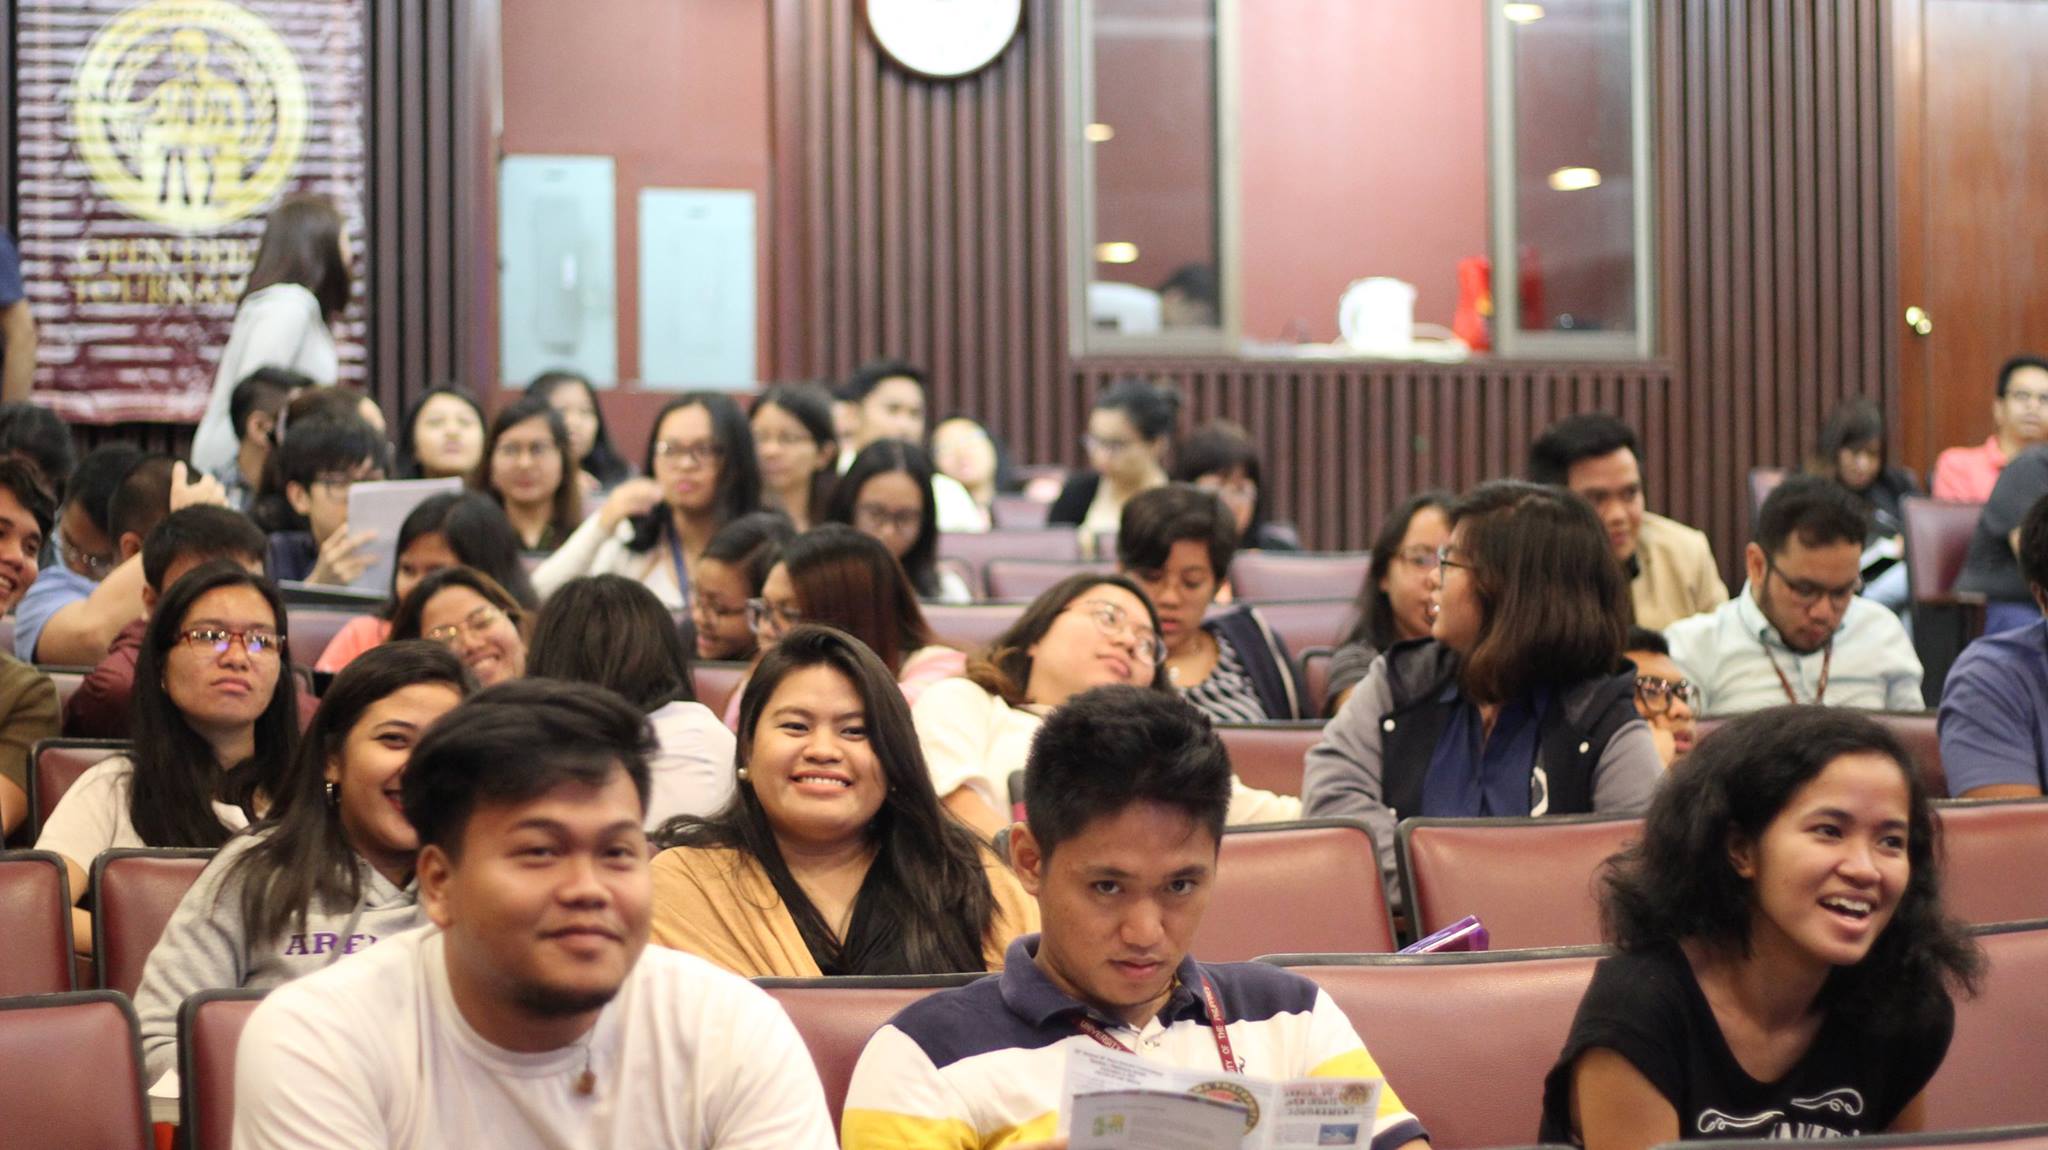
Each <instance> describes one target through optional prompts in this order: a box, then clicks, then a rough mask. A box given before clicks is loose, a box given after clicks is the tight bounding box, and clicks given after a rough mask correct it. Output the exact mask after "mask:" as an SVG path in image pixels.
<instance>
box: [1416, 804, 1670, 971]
mask: <svg viewBox="0 0 2048 1150" xmlns="http://www.w3.org/2000/svg"><path fill="white" fill-rule="evenodd" d="M1642 827H1643V824H1642V820H1641V819H1617V818H1609V817H1607V816H1604V815H1553V816H1546V817H1543V818H1525V819H1515V818H1476V819H1426V818H1409V819H1402V820H1401V827H1400V831H1399V834H1398V837H1397V838H1396V840H1395V845H1396V850H1395V861H1396V863H1397V864H1398V866H1399V868H1400V873H1401V889H1402V892H1403V898H1404V900H1405V901H1406V903H1407V907H1408V914H1409V917H1410V918H1411V919H1412V920H1413V921H1414V923H1415V933H1416V935H1417V936H1421V935H1427V934H1431V933H1434V932H1435V931H1439V930H1442V929H1443V928H1444V927H1447V926H1449V925H1451V924H1452V923H1454V922H1456V921H1458V920H1459V919H1461V918H1463V917H1465V916H1466V915H1468V914H1469V915H1476V916H1478V918H1479V921H1480V922H1481V923H1482V924H1484V925H1485V927H1486V932H1487V935H1488V936H1489V938H1490V940H1491V941H1490V945H1491V946H1492V948H1493V949H1495V950H1514V949H1518V948H1523V947H1541V946H1577V945H1590V944H1594V943H1598V942H1600V940H1601V936H1600V908H1599V885H1598V884H1599V877H1600V873H1601V868H1602V865H1603V864H1604V863H1605V862H1606V861H1607V859H1608V858H1609V856H1611V855H1613V854H1614V853H1615V852H1616V851H1619V850H1621V849H1622V847H1624V846H1626V845H1627V844H1628V843H1630V842H1631V841H1633V840H1635V839H1637V838H1639V837H1641V834H1642Z"/></svg>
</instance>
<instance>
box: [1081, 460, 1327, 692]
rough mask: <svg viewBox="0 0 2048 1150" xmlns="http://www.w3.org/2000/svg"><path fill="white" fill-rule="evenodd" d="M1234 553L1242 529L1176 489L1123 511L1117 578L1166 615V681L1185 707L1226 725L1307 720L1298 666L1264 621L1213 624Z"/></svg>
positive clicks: (1238, 616) (1190, 489)
mask: <svg viewBox="0 0 2048 1150" xmlns="http://www.w3.org/2000/svg"><path fill="white" fill-rule="evenodd" d="M1236 552H1237V525H1236V523H1235V521H1234V516H1232V514H1231V512H1230V509H1229V508H1227V507H1225V506H1224V504H1223V501H1222V500H1221V499H1218V498H1217V497H1216V496H1214V495H1212V494H1210V493H1209V492H1207V491H1203V490H1202V489H1201V488H1199V487H1195V486H1193V485H1192V484H1187V483H1173V484H1168V485H1167V486H1165V487H1155V488H1153V489H1152V490H1150V491H1144V492H1140V493H1139V494H1137V495H1135V496H1133V497H1132V498H1131V501H1130V502H1129V503H1126V504H1124V517H1123V520H1122V522H1121V524H1120V526H1119V528H1118V530H1117V535H1116V559H1117V569H1118V570H1120V571H1122V572H1123V573H1124V574H1126V575H1129V576H1130V577H1131V578H1132V579H1135V580H1137V583H1138V586H1140V587H1142V588H1144V589H1145V594H1146V595H1148V596H1150V597H1151V600H1152V605H1153V606H1154V607H1155V608H1157V609H1158V611H1159V626H1160V633H1161V638H1163V639H1165V640H1166V673H1167V677H1168V678H1169V679H1170V680H1172V682H1173V685H1174V686H1175V687H1176V688H1178V689H1179V690H1180V693H1181V697H1182V698H1184V699H1186V700H1187V701H1188V702H1190V703H1193V704H1194V705H1195V709H1197V710H1199V711H1201V712H1202V713H1203V714H1205V715H1207V716H1209V717H1210V718H1211V719H1213V720H1215V721H1216V722H1219V723H1261V722H1265V721H1266V720H1268V719H1296V718H1300V717H1301V688H1300V686H1299V685H1298V684H1296V683H1295V681H1294V661H1293V660H1292V659H1290V658H1289V657H1288V655H1287V647H1286V645H1285V644H1283V643H1282V642H1281V641H1280V637H1279V636H1278V635H1276V634H1274V633H1273V629H1272V628H1271V627H1268V626H1267V625H1266V621H1265V619H1264V618H1263V617H1262V616H1261V615H1260V614H1259V613H1258V611H1257V610H1256V609H1254V608H1253V607H1251V606H1250V605H1249V604H1245V603H1239V604H1236V605H1234V606H1232V607H1229V608H1226V609H1225V610H1223V611H1219V612H1217V613H1216V614H1214V615H1209V614H1208V610H1209V605H1210V604H1211V603H1213V602H1214V601H1215V599H1216V592H1217V590H1218V589H1220V588H1221V587H1222V586H1223V578H1224V575H1225V573H1226V572H1228V571H1229V570H1230V557H1231V556H1232V555H1234V554H1235V553H1236Z"/></svg>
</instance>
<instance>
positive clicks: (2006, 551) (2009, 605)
mask: <svg viewBox="0 0 2048 1150" xmlns="http://www.w3.org/2000/svg"><path fill="white" fill-rule="evenodd" d="M2043 495H2048V445H2043V446H2039V447H2030V448H2028V449H2027V450H2025V451H2022V452H2020V453H2019V454H2018V455H2016V456H2014V457H2013V458H2012V460H2011V462H2009V463H2007V464H2006V465H2005V470H2004V471H2001V472H2000V473H1999V475H1998V482H1997V483H1996V484H1994V485H1993V486H1992V488H1991V498H1990V499H1989V500H1987V501H1986V502H1985V504H1984V510H1983V512H1982V513H1981V514H1980V515H1979V516H1978V517H1977V531H1976V533H1975V534H1974V535H1972V536H1970V550H1969V552H1968V553H1967V554H1966V555H1965V556H1964V558H1963V570H1962V573H1961V574H1960V575H1958V576H1957V577H1956V587H1955V589H1956V590H1958V591H1971V592H1975V593H1977V594H1980V595H1982V596H1984V597H1985V599H1986V600H1987V602H1986V603H1985V608H1984V633H1985V634H1987V635H1995V634H1997V633H1998V632H2000V631H2012V630H2016V629H2018V628H2021V627H2025V626H2028V625H2030V624H2031V623H2033V621H2034V620H2035V619H2036V618H2037V617H2039V615H2040V610H2039V608H2037V607H2036V606H2035V605H2034V594H2033V591H2032V589H2031V588H2029V587H2028V585H2027V578H2026V576H2025V574H2023V573H2022V572H2021V571H2020V563H2019V549H2020V522H2021V521H2022V520H2024V519H2025V518H2026V516H2027V511H2028V510H2029V509H2030V508H2032V507H2033V506H2034V504H2035V503H2036V502H2038V501H2039V500H2040V498H2041V497H2042V496H2043ZM16 645H17V646H19V640H17V641H16Z"/></svg>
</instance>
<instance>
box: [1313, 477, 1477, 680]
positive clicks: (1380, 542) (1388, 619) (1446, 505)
mask: <svg viewBox="0 0 2048 1150" xmlns="http://www.w3.org/2000/svg"><path fill="white" fill-rule="evenodd" d="M1454 499H1455V496H1453V495H1451V493H1450V492H1448V491H1418V492H1416V493H1415V494H1413V495H1411V496H1409V497H1408V498H1407V500H1406V501H1405V502H1403V503H1402V504H1401V506H1399V507H1396V508H1394V513H1393V514H1392V515H1389V516H1387V517H1386V518H1385V519H1383V520H1381V521H1380V533H1379V534H1378V535H1377V536H1374V537H1373V541H1372V562H1371V564H1369V565H1368V566H1367V567H1366V569H1365V584H1364V585H1363V586H1361V587H1360V588H1359V589H1358V601H1357V602H1356V603H1354V604H1353V605H1352V610H1354V611H1356V612H1357V613H1358V621H1357V622H1356V623H1353V624H1352V625H1351V631H1350V633H1349V634H1347V635H1345V636H1344V642H1343V643H1342V644H1340V645H1342V646H1349V645H1350V644H1353V643H1364V644H1366V645H1368V646H1370V647H1371V648H1372V649H1373V650H1375V651H1384V650H1386V649H1387V648H1389V647H1391V646H1393V645H1394V644H1396V643H1398V642H1400V641H1401V635H1400V628H1399V627H1398V626H1396V625H1395V622H1394V600H1393V599H1392V598H1390V597H1389V596H1388V595H1387V592H1386V590H1385V589H1384V588H1382V587H1381V586H1380V580H1382V579H1384V578H1386V576H1387V569H1388V568H1390V567H1392V566H1393V565H1394V556H1395V555H1397V554H1399V553H1400V550H1401V540H1403V539H1405V538H1407V536H1408V528H1409V525H1411V524H1413V523H1414V522H1415V517H1416V516H1417V515H1420V514H1422V513H1423V512H1425V511H1435V512H1438V513H1440V514H1442V515H1443V516H1444V518H1445V519H1446V520H1447V521H1448V520H1449V518H1450V513H1451V503H1452V501H1453V500H1454Z"/></svg>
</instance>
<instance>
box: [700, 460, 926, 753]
mask: <svg viewBox="0 0 2048 1150" xmlns="http://www.w3.org/2000/svg"><path fill="white" fill-rule="evenodd" d="M870 450H872V448H871V449H870ZM748 621H749V622H751V623H752V624H753V625H754V632H755V634H756V635H757V636H758V637H759V641H760V645H761V648H762V649H763V650H766V649H768V648H770V647H773V646H774V645H775V644H776V643H777V642H778V641H780V639H781V638H782V635H783V633H784V632H786V631H787V630H789V628H791V627H793V626H795V625H796V624H798V623H822V624H824V625H825V626H827V627H837V628H839V629H840V630H842V631H845V632H846V633H847V634H849V635H852V636H853V637H854V638H855V639H858V640H860V642H861V643H862V645H864V646H865V647H867V649H868V650H870V651H873V652H874V653H875V656H876V657H877V658H879V659H881V661H882V665H883V666H884V667H887V668H888V669H889V674H890V675H891V676H892V677H894V678H895V680H896V684H897V686H898V687H899V688H901V690H902V691H903V698H904V700H905V701H906V702H908V703H910V704H911V705H915V704H916V703H917V700H918V699H919V698H920V697H921V696H922V695H923V694H924V692H925V691H926V690H927V689H929V688H930V687H931V686H932V684H934V683H938V682H940V681H942V680H945V679H950V678H953V677H955V676H957V675H961V674H963V673H965V672H966V670H967V656H966V655H965V654H962V653H961V652H959V651H956V650H954V649H953V648H951V647H948V646H945V645H943V644H941V643H940V642H939V641H938V639H937V638H935V637H934V636H933V635H932V630H931V627H930V626H929V625H927V624H926V623H925V621H924V611H923V610H922V609H921V608H919V606H918V603H917V593H916V591H914V590H913V589H912V588H911V585H910V579H909V576H907V575H906V574H905V573H904V571H903V568H902V566H900V565H899V564H898V563H897V562H896V560H895V559H894V558H893V557H891V556H890V554H889V551H888V548H887V547H886V546H885V545H884V544H883V543H882V542H881V541H880V540H878V539H875V538H874V537H873V536H871V535H867V534H865V533H863V532H859V531H855V530H854V529H853V528H851V527H848V526H846V525H844V524H840V523H827V524H825V525H824V526H822V527H815V528H812V529H811V530H809V531H806V532H804V533H803V534H802V535H799V536H797V537H796V538H794V539H792V540H790V541H789V543H788V544H787V545H785V546H784V547H783V549H782V558H781V559H779V560H778V561H777V562H776V564H775V566H774V567H773V568H771V569H770V570H769V572H768V579H767V581H766V582H764V583H763V584H762V585H761V598H760V600H759V606H754V605H752V604H750V605H749V607H748ZM739 709H740V696H739V694H738V693H735V694H734V695H733V697H732V703H731V706H730V708H729V713H728V714H727V716H726V723H727V725H729V726H736V725H737V724H738V722H739Z"/></svg>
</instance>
